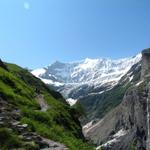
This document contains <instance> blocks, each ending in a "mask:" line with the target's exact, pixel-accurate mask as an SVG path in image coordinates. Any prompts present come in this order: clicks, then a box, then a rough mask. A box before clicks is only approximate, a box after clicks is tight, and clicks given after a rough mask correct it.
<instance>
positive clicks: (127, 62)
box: [32, 54, 141, 99]
mask: <svg viewBox="0 0 150 150" xmlns="http://www.w3.org/2000/svg"><path fill="white" fill-rule="evenodd" d="M140 59H141V54H139V55H137V56H135V57H131V58H124V59H119V60H111V59H106V58H104V59H103V58H101V59H89V58H87V59H85V60H82V61H78V62H72V63H61V62H58V61H57V62H55V63H53V64H51V65H49V66H47V67H44V68H41V69H36V70H33V71H32V74H33V75H35V76H36V77H38V78H40V79H41V80H43V81H44V82H45V83H46V84H50V85H53V86H55V87H56V89H57V90H58V91H60V92H61V93H62V94H63V95H64V96H65V97H66V98H75V99H76V98H77V99H78V98H79V96H80V97H81V96H82V94H81V93H80V94H78V92H77V91H79V92H80V89H81V88H84V87H85V88H86V89H87V87H88V88H89V90H88V89H87V92H88V94H90V93H91V94H92V93H94V92H96V89H97V88H98V87H106V88H107V89H110V88H112V87H113V86H114V85H116V84H117V83H118V81H119V80H120V79H121V77H122V76H124V75H125V74H126V73H127V72H128V71H129V69H130V68H131V67H132V66H133V65H134V64H136V63H137V62H139V61H140ZM93 88H94V90H93ZM74 90H75V92H74ZM87 92H86V95H87ZM98 92H100V91H98ZM83 95H84V93H83Z"/></svg>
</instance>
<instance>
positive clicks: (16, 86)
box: [0, 61, 92, 150]
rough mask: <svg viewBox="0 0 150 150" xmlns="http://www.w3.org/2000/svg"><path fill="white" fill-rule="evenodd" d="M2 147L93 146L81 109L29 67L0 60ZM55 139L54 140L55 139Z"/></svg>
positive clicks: (35, 149)
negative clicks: (86, 134) (84, 128)
mask: <svg viewBox="0 0 150 150" xmlns="http://www.w3.org/2000/svg"><path fill="white" fill-rule="evenodd" d="M0 106H1V107H0V149H2V150H3V149H6V150H7V149H23V150H39V149H49V150H54V149H57V150H67V149H69V150H81V149H82V150H91V149H92V147H91V146H89V145H88V144H86V143H85V140H84V138H83V135H82V130H81V126H80V123H79V121H78V112H77V111H76V110H75V109H73V108H70V106H69V105H68V104H67V103H66V101H65V100H64V98H63V97H62V96H61V94H59V93H58V92H55V91H54V90H52V89H50V88H48V87H47V86H46V85H45V84H44V83H43V82H41V80H39V79H38V78H36V77H34V76H33V75H32V74H31V73H29V72H28V71H27V70H25V69H23V68H21V67H19V66H17V65H14V64H8V63H5V64H4V63H3V62H2V61H0ZM54 141H55V142H54Z"/></svg>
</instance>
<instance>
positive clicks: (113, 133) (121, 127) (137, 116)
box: [84, 49, 150, 150]
mask: <svg viewBox="0 0 150 150" xmlns="http://www.w3.org/2000/svg"><path fill="white" fill-rule="evenodd" d="M141 66H142V69H141V78H140V80H139V81H137V82H136V83H134V84H133V85H132V86H131V87H130V88H129V89H128V90H127V92H126V93H125V95H124V98H123V100H122V102H121V104H120V105H119V106H117V107H116V108H115V109H113V110H112V111H110V112H109V113H107V114H106V115H105V116H104V117H103V118H102V119H101V120H100V121H99V122H97V123H96V124H94V125H92V126H91V127H90V128H88V129H85V130H84V134H85V136H86V138H87V139H88V140H90V141H91V142H92V143H95V144H97V145H98V146H99V147H98V148H97V149H100V148H101V149H104V150H105V149H107V150H132V149H134V150H149V149H150V147H149V146H150V145H149V143H148V142H149V141H150V140H149V139H150V134H149V132H150V129H149V128H150V118H149V117H150V115H149V113H150V84H149V82H150V78H149V73H150V49H146V50H143V51H142V62H141Z"/></svg>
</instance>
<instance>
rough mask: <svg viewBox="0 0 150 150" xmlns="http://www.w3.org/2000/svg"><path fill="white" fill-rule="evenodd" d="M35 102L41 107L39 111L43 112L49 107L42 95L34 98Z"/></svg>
mask: <svg viewBox="0 0 150 150" xmlns="http://www.w3.org/2000/svg"><path fill="white" fill-rule="evenodd" d="M36 100H37V102H38V103H39V105H40V107H41V111H43V112H45V111H47V110H48V108H49V106H48V104H47V102H46V101H45V99H44V96H43V95H42V94H40V95H38V96H37V97H36Z"/></svg>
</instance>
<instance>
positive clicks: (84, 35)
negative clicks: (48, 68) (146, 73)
mask: <svg viewBox="0 0 150 150" xmlns="http://www.w3.org/2000/svg"><path fill="white" fill-rule="evenodd" d="M149 8H150V0H1V1H0V54H1V58H2V59H3V60H5V61H8V62H13V63H17V64H19V65H21V66H23V67H28V68H38V67H42V66H45V65H48V64H50V63H52V62H54V61H56V60H59V61H65V62H67V61H74V60H80V59H84V58H86V57H89V58H99V57H109V58H121V57H128V56H132V55H135V54H137V53H138V52H140V50H142V49H143V48H147V47H150V9H149Z"/></svg>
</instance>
